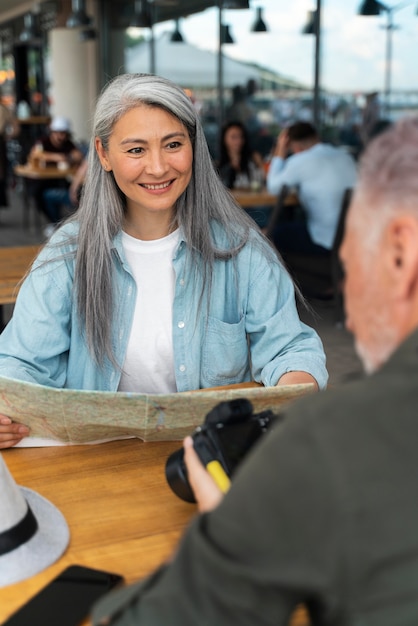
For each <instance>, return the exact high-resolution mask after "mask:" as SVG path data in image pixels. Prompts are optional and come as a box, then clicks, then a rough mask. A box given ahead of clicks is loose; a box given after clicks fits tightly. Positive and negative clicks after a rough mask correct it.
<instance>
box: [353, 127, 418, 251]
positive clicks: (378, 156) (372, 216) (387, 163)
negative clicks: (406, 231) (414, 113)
mask: <svg viewBox="0 0 418 626" xmlns="http://www.w3.org/2000/svg"><path fill="white" fill-rule="evenodd" d="M353 200H355V201H357V202H358V203H359V205H361V211H357V212H356V220H355V222H354V225H357V227H358V228H361V229H362V231H363V238H365V239H366V242H365V243H366V244H369V247H372V246H373V244H375V243H376V242H377V240H378V239H379V236H380V234H381V233H382V231H383V228H384V227H385V225H386V224H387V223H388V221H389V220H390V219H391V218H393V216H394V215H396V213H399V211H408V212H411V213H413V214H414V215H415V217H416V218H417V219H418V117H404V118H402V119H400V120H399V121H398V122H396V123H394V124H392V125H391V126H390V127H388V128H387V129H386V130H384V131H383V132H382V133H380V134H379V135H378V136H376V137H375V138H374V139H372V140H371V141H370V143H369V144H368V146H367V148H366V150H365V151H364V154H363V155H362V157H361V159H360V164H359V175H358V181H357V184H356V190H355V194H354V198H353ZM377 213H378V215H377ZM365 223H368V224H369V226H370V227H369V228H364V225H365Z"/></svg>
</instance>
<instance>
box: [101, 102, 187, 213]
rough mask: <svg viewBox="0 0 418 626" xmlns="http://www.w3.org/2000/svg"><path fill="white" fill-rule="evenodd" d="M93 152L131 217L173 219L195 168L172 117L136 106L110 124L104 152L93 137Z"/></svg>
mask: <svg viewBox="0 0 418 626" xmlns="http://www.w3.org/2000/svg"><path fill="white" fill-rule="evenodd" d="M96 150H97V153H98V155H99V158H100V161H101V164H102V166H103V167H104V168H105V169H107V170H108V171H110V170H111V171H112V172H113V175H114V177H115V181H116V183H117V185H118V187H119V188H120V190H121V191H122V193H123V194H124V195H125V197H126V205H127V212H128V216H129V217H130V218H133V219H135V218H137V217H140V216H141V215H143V216H146V215H148V216H149V215H151V214H158V215H161V216H165V217H170V216H171V215H172V212H173V207H174V205H175V203H176V200H177V199H178V198H179V196H180V195H181V194H182V193H183V191H184V190H185V189H186V187H187V185H188V184H189V182H190V179H191V176H192V167H193V149H192V144H191V141H190V138H189V134H188V132H187V129H186V127H185V126H184V125H183V124H182V123H181V122H180V121H179V120H178V119H177V118H176V117H174V116H173V115H171V114H170V113H167V111H164V110H163V109H160V108H157V107H150V106H147V105H140V106H138V107H135V108H134V109H131V110H130V111H128V112H127V113H125V115H123V116H122V117H121V118H120V120H118V121H117V122H116V124H115V125H114V127H113V130H112V133H111V135H110V138H109V145H108V149H107V150H104V148H103V146H102V144H101V141H100V139H98V138H96Z"/></svg>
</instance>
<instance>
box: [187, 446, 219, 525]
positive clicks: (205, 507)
mask: <svg viewBox="0 0 418 626" xmlns="http://www.w3.org/2000/svg"><path fill="white" fill-rule="evenodd" d="M183 447H184V461H185V463H186V467H187V473H188V479H189V483H190V485H191V487H192V489H193V492H194V495H195V498H196V501H197V505H198V508H199V511H200V512H201V513H204V512H206V511H211V510H212V509H214V508H215V507H216V506H218V504H219V503H220V502H221V500H222V498H223V493H222V491H221V490H220V489H219V487H217V485H216V483H215V481H214V480H213V478H212V477H211V476H210V474H209V473H208V472H207V471H206V469H205V467H204V465H203V464H202V463H201V461H200V459H199V457H198V456H197V454H196V452H195V450H194V448H193V439H192V438H191V437H186V439H185V440H184V442H183Z"/></svg>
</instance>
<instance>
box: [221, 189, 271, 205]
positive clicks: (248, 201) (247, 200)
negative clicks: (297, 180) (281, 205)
mask: <svg viewBox="0 0 418 626" xmlns="http://www.w3.org/2000/svg"><path fill="white" fill-rule="evenodd" d="M231 193H232V195H233V196H234V198H235V200H236V201H237V202H238V204H239V205H240V206H242V208H243V209H248V208H250V207H259V206H271V207H272V206H274V205H275V204H276V201H277V195H275V194H272V193H269V192H268V191H267V190H266V189H262V190H261V191H252V190H250V189H248V190H244V189H232V190H231Z"/></svg>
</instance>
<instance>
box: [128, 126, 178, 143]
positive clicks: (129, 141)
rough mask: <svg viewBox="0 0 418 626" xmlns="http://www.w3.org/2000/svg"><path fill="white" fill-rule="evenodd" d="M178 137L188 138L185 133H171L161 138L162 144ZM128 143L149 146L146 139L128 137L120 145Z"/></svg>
mask: <svg viewBox="0 0 418 626" xmlns="http://www.w3.org/2000/svg"><path fill="white" fill-rule="evenodd" d="M176 137H182V138H184V137H186V133H184V132H183V131H180V130H179V131H176V132H174V133H169V134H168V135H164V137H161V142H164V141H169V140H170V139H175V138H176ZM128 143H141V144H147V143H148V141H147V140H146V139H141V138H140V137H126V139H123V140H122V141H121V142H120V144H121V145H122V146H123V145H125V144H128Z"/></svg>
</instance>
